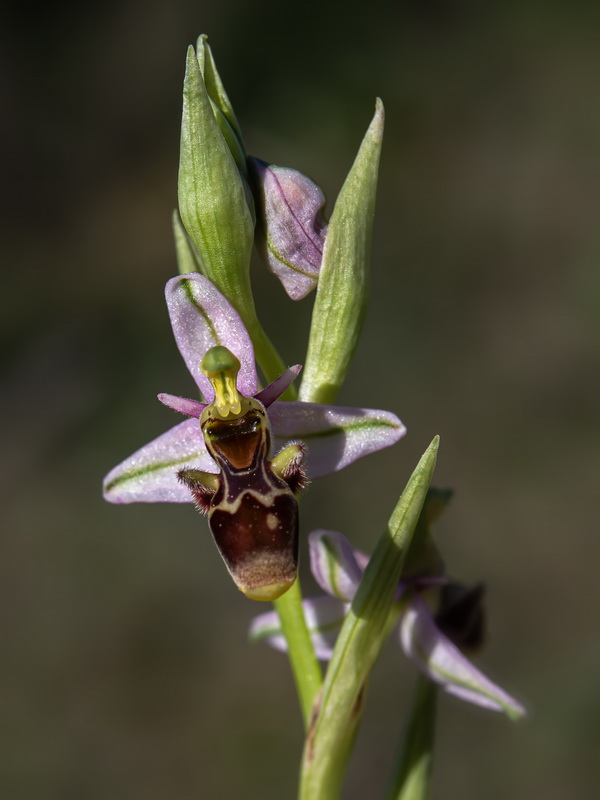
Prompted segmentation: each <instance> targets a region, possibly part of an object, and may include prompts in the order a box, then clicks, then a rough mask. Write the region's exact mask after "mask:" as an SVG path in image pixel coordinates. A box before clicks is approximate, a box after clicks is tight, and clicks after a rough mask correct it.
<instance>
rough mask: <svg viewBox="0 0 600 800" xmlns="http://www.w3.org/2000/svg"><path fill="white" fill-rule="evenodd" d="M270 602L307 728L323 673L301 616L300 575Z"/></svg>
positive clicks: (302, 615)
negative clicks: (288, 587) (285, 644)
mask: <svg viewBox="0 0 600 800" xmlns="http://www.w3.org/2000/svg"><path fill="white" fill-rule="evenodd" d="M273 605H274V606H275V609H276V611H277V613H278V614H279V619H280V620H281V627H282V629H283V634H284V636H285V638H286V641H287V645H288V653H289V657H290V663H291V666H292V672H293V674H294V680H295V682H296V689H297V690H298V697H299V699H300V707H301V709H302V717H303V720H304V727H305V729H306V730H308V725H309V722H310V717H311V712H312V707H313V705H314V702H315V697H316V696H317V693H318V691H319V689H320V688H321V685H322V683H323V676H322V674H321V667H320V666H319V662H318V661H317V658H316V656H315V651H314V648H313V645H312V642H311V640H310V635H309V633H308V628H307V627H306V620H305V619H304V612H303V610H302V592H301V590H300V579H299V578H297V579H296V582H295V583H294V585H293V586H292V588H291V589H289V590H288V591H287V592H286V593H285V594H284V595H282V596H281V597H279V598H278V599H277V600H275V601H274V603H273Z"/></svg>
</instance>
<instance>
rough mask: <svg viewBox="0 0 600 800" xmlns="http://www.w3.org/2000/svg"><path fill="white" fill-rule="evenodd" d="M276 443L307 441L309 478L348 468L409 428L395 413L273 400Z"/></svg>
mask: <svg viewBox="0 0 600 800" xmlns="http://www.w3.org/2000/svg"><path fill="white" fill-rule="evenodd" d="M269 419H270V421H271V425H272V427H273V434H274V436H275V442H276V445H279V446H280V445H283V444H284V443H285V442H287V441H289V440H290V439H298V440H299V441H302V442H304V444H306V446H307V449H308V452H307V461H306V465H307V471H308V474H309V477H311V478H318V477H319V476H321V475H328V474H329V473H331V472H336V471H337V470H340V469H343V468H344V467H347V466H348V464H351V463H352V462H353V461H356V459H357V458H361V457H362V456H366V455H368V454H369V453H374V452H375V451H377V450H381V449H382V448H384V447H389V446H390V445H392V444H395V443H396V442H397V441H398V439H400V438H401V437H402V436H404V434H405V433H406V428H405V427H404V425H403V424H402V423H401V422H400V420H399V419H398V417H397V416H396V415H395V414H392V413H391V412H389V411H375V410H373V409H369V408H349V407H345V406H326V405H321V404H319V403H300V402H291V403H273V405H272V406H271V407H270V408H269Z"/></svg>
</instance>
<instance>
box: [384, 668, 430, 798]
mask: <svg viewBox="0 0 600 800" xmlns="http://www.w3.org/2000/svg"><path fill="white" fill-rule="evenodd" d="M436 695H437V687H436V685H435V684H434V683H433V681H431V680H429V678H426V677H425V676H421V677H420V678H419V682H418V684H417V690H416V692H415V697H414V700H413V705H412V709H411V713H410V719H409V721H408V725H407V727H406V731H405V733H404V736H403V739H402V742H401V744H400V750H399V752H398V757H397V759H396V767H395V769H394V772H393V775H392V778H391V781H390V784H389V787H388V791H387V794H386V795H385V800H428V798H429V796H430V791H431V764H432V759H433V744H434V738H435V707H436Z"/></svg>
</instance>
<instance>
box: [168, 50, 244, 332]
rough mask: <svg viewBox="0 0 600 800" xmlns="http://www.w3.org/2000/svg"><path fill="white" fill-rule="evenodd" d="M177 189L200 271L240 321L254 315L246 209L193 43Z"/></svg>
mask: <svg viewBox="0 0 600 800" xmlns="http://www.w3.org/2000/svg"><path fill="white" fill-rule="evenodd" d="M178 189H179V191H178V194H179V213H180V214H181V220H182V222H183V224H184V226H185V229H186V231H187V232H188V234H189V237H190V239H191V240H192V242H193V244H194V247H195V248H196V251H197V252H198V255H199V258H200V263H201V265H202V272H203V273H204V275H206V277H207V278H208V279H209V280H210V281H211V282H212V283H213V284H214V285H215V286H216V287H217V289H218V290H219V291H220V292H221V293H222V294H223V295H225V297H226V298H227V299H228V300H229V301H230V302H231V303H233V305H234V306H235V308H236V309H237V311H238V312H239V313H240V315H241V317H242V319H243V320H244V321H245V322H246V321H247V319H248V318H249V317H250V318H254V317H255V312H254V302H253V299H252V290H251V288H250V276H249V267H250V256H251V253H252V243H253V240H254V224H253V222H252V215H251V213H250V209H249V208H248V203H247V201H246V192H245V190H244V186H243V184H242V179H241V177H240V173H239V170H238V168H237V165H236V163H235V160H234V158H233V156H232V154H231V151H230V149H229V147H228V145H227V142H226V141H225V139H224V137H223V134H222V133H221V129H220V128H219V126H218V124H217V121H216V120H215V116H214V113H213V110H212V105H211V102H210V99H209V97H208V93H207V91H206V86H205V83H204V79H203V77H202V72H201V71H200V66H199V64H198V59H197V58H196V53H195V52H194V48H193V47H190V48H189V50H188V55H187V66H186V72H185V81H184V85H183V116H182V121H181V153H180V159H179V187H178Z"/></svg>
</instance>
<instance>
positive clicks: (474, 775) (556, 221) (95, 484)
mask: <svg viewBox="0 0 600 800" xmlns="http://www.w3.org/2000/svg"><path fill="white" fill-rule="evenodd" d="M65 8H66V7H65ZM31 14H32V12H31V9H30V7H29V6H27V5H25V4H22V5H19V6H18V7H17V6H15V8H14V9H13V10H12V13H11V14H10V18H9V19H7V22H8V23H9V24H7V25H5V26H3V33H2V40H3V46H2V48H1V49H0V52H1V54H2V55H1V56H0V58H1V59H2V62H1V63H2V69H1V70H0V74H1V75H2V77H1V79H0V90H1V92H2V98H3V132H2V136H3V137H4V146H3V147H2V161H1V164H2V171H3V173H4V179H3V181H2V183H3V187H4V189H5V192H3V195H4V196H3V210H2V221H3V223H4V227H5V231H4V235H3V242H4V245H3V246H4V250H5V252H4V255H3V267H4V273H5V278H4V280H5V281H6V284H5V290H4V292H3V296H2V320H1V324H2V334H3V336H2V354H3V361H2V363H3V367H2V383H3V387H4V388H3V391H2V396H1V403H2V414H1V420H2V438H1V441H2V447H1V454H2V455H1V458H2V464H3V472H2V486H3V490H4V491H3V498H4V499H3V501H2V511H3V515H4V518H5V520H4V524H3V535H2V556H1V560H0V564H1V567H0V569H1V570H2V576H1V582H0V592H1V595H2V602H1V603H0V616H1V618H2V648H1V649H2V674H1V684H0V689H1V694H2V709H3V710H2V714H1V716H0V737H1V740H2V743H3V744H2V758H1V761H2V766H1V768H0V796H1V797H3V798H7V800H38V799H39V800H48V799H51V800H54V798H56V800H58V799H59V798H60V800H69V798H73V799H74V800H80V799H81V798H85V800H109V799H110V800H138V798H139V799H140V800H141V799H142V798H143V799H144V800H159V798H160V800H164V798H170V799H172V800H192V798H223V800H229V798H235V799H236V800H237V798H240V797H259V796H260V797H261V798H262V800H275V799H277V800H281V798H291V797H293V796H294V785H295V781H296V768H297V767H296V765H297V762H298V758H299V753H300V748H301V741H302V732H301V726H300V721H299V715H298V713H297V708H296V701H295V698H294V694H293V689H292V684H291V679H290V675H289V671H288V667H287V663H286V660H285V658H284V657H282V656H281V655H279V654H277V653H275V652H273V651H270V650H268V649H267V648H265V647H261V646H258V645H251V644H249V643H248V642H247V638H246V632H247V627H248V623H249V621H250V619H251V618H252V616H253V614H255V613H256V612H257V611H258V610H261V609H260V608H259V607H258V606H257V605H255V604H253V603H251V602H249V601H247V600H245V599H244V598H243V597H242V596H241V595H240V594H239V593H238V592H236V591H235V589H234V588H233V586H232V584H231V582H230V579H229V578H228V576H227V574H226V572H225V569H224V568H223V566H222V564H221V562H220V559H219V557H218V555H217V552H216V551H215V549H214V546H213V544H212V542H211V540H210V536H209V534H208V531H207V528H206V523H205V522H204V521H203V520H201V519H200V518H199V517H198V516H197V514H196V513H195V512H194V510H193V509H192V507H191V506H168V505H157V506H143V505H134V506H128V507H113V506H109V505H108V504H104V503H103V501H102V499H101V496H100V481H101V478H102V476H103V474H104V473H105V472H106V471H108V469H109V468H111V467H112V466H113V465H114V464H115V463H117V462H118V461H120V460H121V459H122V458H123V457H125V456H126V455H128V454H129V453H130V452H132V451H133V450H134V449H136V448H137V447H138V446H140V445H141V444H143V443H145V442H146V441H148V440H149V439H150V438H152V437H154V436H156V435H158V434H159V433H161V432H162V431H163V430H166V429H167V428H168V427H169V426H170V425H171V424H173V422H174V417H173V415H172V412H170V411H168V410H167V409H165V408H163V407H161V406H160V404H159V403H158V402H156V400H155V399H154V397H155V395H156V393H157V392H159V391H168V392H171V393H174V394H183V395H189V394H190V392H192V391H193V390H192V387H191V382H190V379H189V376H188V375H187V372H186V370H185V368H184V366H183V363H182V362H181V360H180V358H179V355H178V353H177V351H176V348H175V345H174V342H173V339H172V336H171V333H170V328H169V324H168V319H167V315H166V310H165V306H164V300H163V286H164V283H165V281H166V280H167V279H168V278H169V277H170V276H171V275H173V274H174V273H175V271H176V267H175V259H174V251H173V246H172V238H171V230H170V215H171V210H172V208H173V206H174V204H175V201H176V179H177V163H178V136H179V130H178V129H179V120H180V113H181V111H180V109H181V100H180V91H181V83H182V78H183V69H184V58H185V48H186V46H187V45H188V44H189V43H190V42H192V41H195V38H196V36H197V34H199V33H201V32H206V33H208V34H209V36H210V41H211V44H212V46H213V49H214V52H215V54H216V58H217V62H218V64H219V68H220V71H221V75H222V77H223V78H224V80H225V83H226V85H227V88H228V91H229V94H230V97H231V99H232V100H233V102H234V105H235V108H236V111H237V114H238V117H239V118H240V121H241V123H242V126H243V129H244V134H245V137H246V143H247V146H248V150H249V152H251V153H253V154H255V155H257V156H260V157H262V158H264V159H267V160H270V161H273V162H276V163H280V164H283V165H287V166H294V167H296V168H299V169H301V170H303V171H305V172H306V173H308V174H309V175H310V176H311V177H313V178H314V179H315V180H317V181H318V182H319V183H320V184H321V185H322V186H323V188H324V189H325V191H326V193H327V196H328V198H329V200H330V203H332V201H333V199H334V198H335V196H336V193H337V191H338V189H339V187H340V185H341V183H342V181H343V178H344V176H345V173H346V171H347V169H348V168H349V166H350V164H351V162H352V159H353V157H354V154H355V152H356V149H357V147H358V144H359V141H360V139H361V137H362V135H363V132H364V130H365V129H366V126H367V124H368V122H369V120H370V117H371V114H372V111H373V106H374V99H375V96H376V95H380V96H381V97H382V98H383V100H384V103H385V106H386V114H387V123H386V126H387V127H386V137H385V144H384V150H383V155H382V162H381V178H380V189H379V194H378V214H377V219H376V225H375V232H374V237H375V238H374V250H373V283H372V301H371V306H370V312H369V314H368V317H367V319H366V324H365V329H364V336H363V338H362V342H361V345H360V347H359V350H358V353H357V355H356V359H355V363H354V366H353V369H352V372H351V374H350V376H349V378H348V381H347V383H346V385H345V387H344V390H343V393H342V396H341V398H340V401H341V402H343V403H347V404H350V405H365V406H370V407H374V408H389V409H392V410H394V411H396V412H397V413H398V414H399V415H400V417H401V418H402V420H403V421H404V422H405V423H406V425H407V426H408V430H409V433H408V436H407V437H406V439H405V440H404V441H402V442H401V443H400V444H399V445H398V446H397V447H395V448H393V449H392V450H388V451H385V452H383V453H380V454H378V455H376V456H373V457H371V458H370V459H366V460H363V461H362V462H360V463H358V464H355V465H354V466H352V467H350V468H349V469H348V470H346V471H345V472H342V473H341V474H337V475H335V476H332V477H329V478H326V479H323V480H320V481H318V482H316V483H315V484H314V485H313V486H312V487H311V488H310V491H309V492H308V493H307V495H306V499H305V501H304V502H303V506H302V516H303V530H304V533H307V532H308V531H310V530H311V529H312V528H314V527H328V528H332V529H339V530H341V531H343V532H344V533H345V534H346V535H347V536H349V537H350V538H351V539H352V540H353V541H354V542H355V543H356V544H357V545H360V546H361V547H363V548H364V549H370V548H371V547H372V545H373V543H374V542H375V540H376V537H377V536H378V534H379V533H380V531H381V530H382V527H383V526H384V524H385V521H386V519H387V516H388V513H389V510H390V509H391V507H392V506H393V504H394V502H395V500H396V498H397V496H398V494H399V492H400V490H401V488H402V487H403V485H404V482H405V481H406V479H407V477H408V475H409V474H410V472H411V470H412V468H413V466H414V464H415V463H416V461H417V459H418V457H419V455H420V454H421V452H422V451H423V450H424V449H425V447H426V446H427V444H428V443H429V441H430V440H431V438H432V437H433V435H434V434H436V433H439V434H441V437H442V445H441V451H440V458H439V462H438V470H437V476H436V483H437V485H439V486H444V487H445V486H449V487H453V488H454V489H455V492H456V495H455V499H454V500H453V503H452V504H451V506H450V508H449V509H448V511H447V512H446V514H445V516H444V517H443V518H442V519H441V520H440V522H439V523H437V533H438V541H439V542H440V544H441V546H442V549H443V551H444V554H445V556H446V560H447V563H448V566H449V568H450V571H451V573H452V574H453V575H455V576H456V577H459V578H461V579H463V580H465V581H467V582H471V581H477V580H480V579H483V580H484V581H485V582H486V584H487V587H488V600H487V608H488V616H489V631H490V632H489V643H488V647H487V649H486V651H485V652H484V653H483V655H482V658H481V664H482V666H483V667H484V669H485V670H486V671H487V672H488V674H490V676H491V677H493V678H495V679H496V680H498V681H499V682H500V683H501V684H502V685H503V686H504V687H506V688H507V689H508V690H509V691H511V692H513V693H514V694H515V695H516V696H517V697H518V698H519V699H520V700H521V701H523V702H524V703H525V704H526V706H527V707H528V709H529V710H530V714H529V716H528V718H527V719H526V720H525V721H524V722H522V723H521V724H519V725H516V726H515V725H512V724H510V723H509V722H508V721H507V720H505V719H504V718H502V717H500V716H498V715H494V714H492V713H486V712H483V711H481V710H479V709H475V708H471V707H468V706H466V705H463V704H461V703H460V702H458V701H456V700H454V699H452V698H447V697H443V698H441V702H440V709H439V736H438V745H439V747H438V752H437V755H436V760H435V791H434V798H435V800H442V798H449V797H464V798H482V797H485V798H491V800H495V799H496V798H498V799H499V798H507V797H511V798H537V797H544V798H545V800H563V798H570V799H575V800H578V799H579V798H588V797H590V798H591V797H594V796H596V791H597V785H598V777H599V769H598V746H599V744H600V742H599V738H600V737H599V735H598V728H599V723H600V687H599V668H600V640H599V637H598V631H599V629H600V626H599V622H600V611H599V606H600V603H599V601H600V596H599V591H598V579H597V570H598V561H599V559H600V543H599V539H598V536H597V532H596V530H597V524H596V516H597V514H596V506H597V502H598V501H597V499H596V500H594V497H596V498H597V489H594V487H595V486H596V484H597V478H598V471H599V470H598V466H599V464H598V444H597V437H598V432H599V427H600V426H599V422H598V399H599V392H598V388H599V386H598V355H599V352H598V351H599V348H598V339H599V336H598V334H599V330H598V312H599V306H600V302H599V289H600V279H599V271H598V264H599V261H600V235H599V233H598V226H597V222H598V219H599V218H600V203H599V200H600V192H599V187H600V168H599V167H600V164H599V158H598V156H599V152H600V148H599V144H598V143H599V141H600V106H599V104H598V85H599V84H600V48H599V46H598V44H599V31H600V27H599V23H600V13H599V12H598V8H597V5H595V4H585V3H581V2H571V3H568V4H567V3H558V2H544V3H542V2H531V1H529V2H528V1H525V2H505V3H491V4H483V3H478V2H466V1H465V2H456V1H454V0H447V2H439V1H438V0H428V1H426V2H408V3H397V4H391V3H386V2H381V0H372V2H371V3H369V4H364V5H361V6H352V5H349V4H336V3H330V4H321V3H315V2H308V3H303V4H298V5H292V4H276V3H266V2H260V0H255V2H253V3H249V2H243V1H242V0H237V1H236V0H230V2H228V3H223V4H217V3H213V2H202V0H200V1H199V2H194V3H192V2H175V3H170V4H167V3H157V2H145V3H142V2H139V0H138V1H137V2H136V0H125V1H124V2H119V3H115V2H107V3H104V4H102V5H101V6H80V7H79V8H75V9H72V10H70V11H69V12H68V13H67V12H66V11H65V10H61V9H60V8H59V7H56V6H51V5H50V6H42V7H39V8H38V10H37V11H36V16H34V17H32V16H31ZM329 209H331V205H330V206H329ZM253 269H254V271H253V275H254V279H253V280H254V286H255V292H256V297H257V303H258V306H259V308H260V311H261V315H262V318H263V321H264V324H265V327H266V328H267V330H268V331H269V332H270V333H271V334H272V336H273V338H275V339H276V340H277V342H278V343H279V346H280V349H281V350H282V351H283V354H284V358H285V360H286V361H287V362H288V363H295V362H297V361H302V359H303V355H304V342H305V338H306V335H307V331H308V324H309V315H310V307H311V302H312V301H311V300H307V301H305V302H304V303H301V304H296V305H294V304H292V303H291V301H288V300H287V298H286V296H285V295H284V293H283V290H282V289H281V287H280V286H279V284H278V283H277V282H276V280H275V279H274V278H273V277H272V276H271V275H270V274H268V273H267V272H266V270H265V269H264V268H263V267H262V265H261V264H259V263H256V264H255V265H254V268H253ZM303 557H304V562H306V550H305V543H304V545H303ZM304 567H306V564H305V563H304ZM304 583H305V590H306V593H307V594H310V593H311V592H315V591H316V587H315V586H314V584H313V583H312V580H311V579H310V577H309V576H306V578H305V582H304ZM414 683H415V673H414V670H413V669H412V667H411V666H410V665H409V664H406V663H405V661H404V659H403V656H402V655H401V653H400V651H399V649H398V648H397V647H395V646H393V645H392V644H390V646H389V647H388V648H387V649H386V651H385V653H384V654H383V656H382V658H381V661H380V662H379V663H378V665H377V668H376V670H375V673H374V676H373V679H372V682H371V686H370V689H369V695H368V702H367V708H366V714H365V719H364V724H363V727H362V730H361V734H360V736H359V739H358V742H357V747H356V752H355V756H354V759H353V762H352V767H351V770H350V780H349V781H348V784H347V791H346V795H345V796H346V797H347V798H348V800H358V798H361V800H362V799H364V798H376V797H378V796H379V792H380V790H381V788H382V786H383V785H384V783H385V778H386V775H387V773H388V770H389V768H390V765H391V759H392V754H393V752H394V749H395V747H396V742H397V738H398V734H399V731H400V727H401V724H402V720H403V715H404V711H405V708H406V704H407V702H408V699H409V697H410V693H411V691H412V687H413V686H414Z"/></svg>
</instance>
